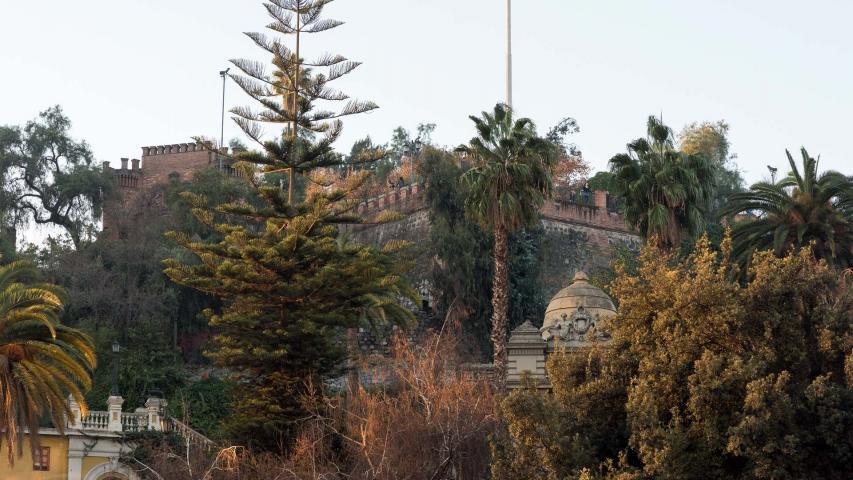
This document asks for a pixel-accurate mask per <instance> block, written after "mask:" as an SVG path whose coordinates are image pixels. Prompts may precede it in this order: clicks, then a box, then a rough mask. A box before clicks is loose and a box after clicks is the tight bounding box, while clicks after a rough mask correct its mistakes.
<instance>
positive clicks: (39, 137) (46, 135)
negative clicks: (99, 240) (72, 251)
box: [0, 106, 112, 249]
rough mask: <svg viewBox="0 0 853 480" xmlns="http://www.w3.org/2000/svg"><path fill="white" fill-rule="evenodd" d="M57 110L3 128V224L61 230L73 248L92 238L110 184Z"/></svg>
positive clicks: (0, 133)
mask: <svg viewBox="0 0 853 480" xmlns="http://www.w3.org/2000/svg"><path fill="white" fill-rule="evenodd" d="M70 129H71V120H69V118H68V117H67V116H66V115H65V114H64V113H63V112H62V109H61V108H60V107H59V106H54V107H50V108H48V109H47V110H45V111H43V112H41V113H39V118H38V119H37V120H33V121H29V122H27V123H26V125H24V126H23V127H20V126H0V180H2V186H0V209H2V211H0V217H2V218H0V221H3V222H4V225H3V226H4V227H14V226H16V225H18V226H19V225H21V224H26V223H28V222H33V223H35V224H37V225H51V226H55V227H59V228H61V229H63V230H65V232H66V233H67V234H68V236H69V237H70V238H71V241H72V242H73V244H74V246H75V248H77V249H79V248H80V247H81V246H82V245H83V243H84V242H85V241H86V240H87V239H88V238H90V237H91V236H92V235H94V233H95V231H96V227H97V222H98V220H99V219H100V216H101V209H102V207H103V201H104V198H105V197H106V195H107V194H108V193H109V191H110V188H111V185H112V181H111V178H110V176H109V175H108V174H107V173H106V172H104V171H103V170H101V169H100V168H98V167H96V166H95V160H94V156H93V155H92V150H91V149H90V148H89V145H88V144H87V143H86V142H85V141H77V140H74V139H73V138H72V137H71V134H70V132H69V130H70Z"/></svg>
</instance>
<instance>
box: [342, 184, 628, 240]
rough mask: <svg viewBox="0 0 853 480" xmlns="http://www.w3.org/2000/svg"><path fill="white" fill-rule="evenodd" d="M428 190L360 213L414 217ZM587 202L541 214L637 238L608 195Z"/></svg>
mask: <svg viewBox="0 0 853 480" xmlns="http://www.w3.org/2000/svg"><path fill="white" fill-rule="evenodd" d="M425 190H426V187H425V186H424V184H422V183H416V184H411V185H406V186H404V187H401V188H397V189H395V190H393V191H391V192H387V193H384V194H382V195H379V196H376V197H372V198H369V199H367V200H364V201H362V202H361V203H359V204H358V207H357V212H358V214H359V215H361V216H363V217H372V216H374V215H376V214H378V213H380V212H383V211H386V210H390V211H394V212H400V213H406V214H408V213H414V212H416V211H418V210H421V209H424V208H426V200H425V196H424V192H425ZM579 198H580V197H579ZM584 200H588V201H579V202H567V201H559V200H554V201H549V202H546V203H545V205H543V206H542V208H541V209H540V210H539V213H540V214H541V215H542V218H544V219H548V220H553V221H556V222H562V223H571V224H576V225H584V226H588V227H592V228H597V229H604V230H610V231H615V232H622V233H625V234H634V231H633V230H631V229H630V228H629V227H628V225H627V224H626V223H625V216H624V215H622V214H621V213H619V212H615V211H613V209H612V208H610V206H611V205H612V204H613V203H614V199H613V198H611V197H610V195H609V194H608V193H607V192H605V191H594V192H588V194H587V195H586V197H584Z"/></svg>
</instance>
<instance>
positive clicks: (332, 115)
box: [230, 0, 381, 203]
mask: <svg viewBox="0 0 853 480" xmlns="http://www.w3.org/2000/svg"><path fill="white" fill-rule="evenodd" d="M328 3H329V2H328V1H326V0H270V1H269V2H267V3H264V8H265V9H266V11H267V13H268V15H269V16H270V17H271V18H272V22H271V23H270V24H268V25H267V28H268V29H269V30H271V31H273V32H275V33H276V34H283V35H292V36H293V37H295V39H296V50H295V51H292V50H291V49H290V48H288V47H287V46H286V45H285V43H284V42H283V39H282V38H280V37H278V36H274V37H269V36H267V35H265V34H262V33H255V32H249V33H246V35H247V36H248V37H249V38H250V39H251V40H252V42H253V43H255V45H257V46H258V47H260V48H261V49H262V50H264V51H266V52H267V53H268V54H270V55H272V57H273V58H272V64H273V67H274V68H273V71H272V72H271V73H267V71H266V67H265V65H264V64H263V63H261V62H257V61H254V60H246V59H234V60H231V63H232V64H233V65H234V66H235V67H237V68H238V69H239V70H240V71H242V72H243V75H239V74H230V77H231V79H232V80H234V82H235V83H236V84H237V85H238V86H240V88H242V89H243V91H244V92H246V94H247V95H249V96H250V97H251V98H252V99H253V100H255V101H256V102H257V103H258V104H259V105H260V107H261V111H255V110H254V109H252V108H250V107H237V108H234V109H232V110H231V113H233V114H234V117H233V118H234V121H235V122H236V123H237V125H238V126H239V127H240V128H241V129H242V130H243V132H244V133H245V134H246V135H247V136H248V137H249V138H250V139H252V140H253V141H255V142H256V143H257V144H258V145H260V146H261V147H262V148H263V153H259V152H239V153H237V154H236V155H235V157H236V158H237V159H239V160H242V161H244V162H245V164H244V165H243V167H245V168H249V166H250V165H260V166H261V167H262V170H263V172H264V173H267V174H269V173H276V172H287V175H288V182H287V191H288V197H287V201H288V202H289V203H293V201H294V194H295V193H296V190H295V185H296V182H295V177H296V176H297V175H301V174H306V173H308V172H310V171H312V170H315V169H317V168H323V167H335V166H338V165H340V164H341V159H340V156H339V155H337V154H336V153H335V152H334V151H332V149H331V145H332V144H333V143H334V142H335V140H337V138H338V136H340V134H341V129H342V128H343V126H342V125H343V124H342V122H341V121H340V119H341V118H342V117H345V116H349V115H355V114H359V113H364V112H369V111H371V110H374V109H376V108H378V106H377V105H376V104H374V103H373V102H369V101H359V100H354V99H351V98H350V97H349V96H348V95H346V94H344V93H343V92H340V91H338V90H335V89H334V88H332V87H331V85H330V84H331V82H334V81H335V80H338V79H340V78H341V77H343V76H345V75H347V74H349V73H351V72H352V71H353V70H355V69H356V68H357V67H358V66H359V65H361V64H360V63H359V62H355V61H352V60H348V59H346V58H345V57H343V56H341V55H332V54H328V53H327V54H324V55H322V56H320V57H318V58H316V59H313V60H310V61H306V60H305V59H304V58H302V56H301V54H300V51H299V47H300V39H301V37H302V36H303V35H305V34H312V33H320V32H325V31H327V30H330V29H333V28H335V27H338V26H340V25H341V24H342V22H339V21H337V20H330V19H325V18H323V17H322V15H323V10H324V8H325V6H326V4H328ZM340 102H346V103H345V104H344V106H343V107H341V108H337V109H333V108H332V107H331V105H333V104H340ZM321 104H324V105H323V107H321ZM270 123H272V124H283V125H287V128H285V129H284V130H283V131H282V134H281V135H280V137H279V138H276V139H272V140H264V139H263V138H262V133H263V132H262V128H261V124H270ZM318 135H319V138H318ZM364 153H366V152H364ZM378 158H381V155H379V156H371V155H368V156H365V155H361V156H360V157H359V158H357V159H350V162H351V163H352V162H353V161H355V162H356V163H357V164H364V163H370V162H373V161H376V160H377V159H378Z"/></svg>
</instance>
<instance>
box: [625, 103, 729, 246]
mask: <svg viewBox="0 0 853 480" xmlns="http://www.w3.org/2000/svg"><path fill="white" fill-rule="evenodd" d="M610 171H611V172H612V173H613V180H612V182H611V187H612V188H613V190H614V192H615V193H616V194H617V195H619V196H621V197H623V198H624V201H625V209H624V212H625V219H626V220H627V222H628V223H629V224H630V225H631V226H633V227H634V228H637V229H638V230H639V231H640V233H641V234H642V235H643V236H645V237H646V238H649V239H651V238H654V239H656V242H657V244H658V245H659V246H661V247H664V248H675V247H678V246H679V245H680V244H681V242H682V240H683V239H684V238H685V237H686V235H685V233H687V234H692V235H698V234H699V233H701V232H702V230H703V229H704V227H705V212H706V210H707V207H708V205H709V202H710V201H711V198H713V195H714V190H715V167H714V165H713V164H712V163H711V161H710V160H709V159H708V158H706V157H705V156H701V155H688V154H685V153H682V152H679V151H677V150H675V147H674V146H673V134H672V130H671V129H670V128H669V127H667V126H666V125H664V124H663V123H661V121H659V120H658V119H657V118H655V117H649V119H648V123H647V137H646V138H639V139H637V140H634V141H633V142H631V143H629V144H628V153H620V154H618V155H616V156H614V157H613V158H611V159H610Z"/></svg>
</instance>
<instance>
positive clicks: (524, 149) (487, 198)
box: [457, 104, 556, 386]
mask: <svg viewBox="0 0 853 480" xmlns="http://www.w3.org/2000/svg"><path fill="white" fill-rule="evenodd" d="M470 118H471V120H473V121H474V125H475V127H476V129H477V135H478V136H476V137H474V138H472V139H471V141H470V142H469V143H468V145H462V146H460V147H458V148H457V151H458V152H461V153H463V154H465V155H466V156H467V157H468V159H469V160H471V161H473V162H474V166H473V167H472V168H471V169H470V170H468V171H467V172H465V174H464V175H463V181H465V182H466V183H467V184H468V186H469V187H470V194H469V196H468V199H467V200H466V205H465V207H466V209H467V210H468V212H469V213H470V214H471V215H472V216H473V217H474V218H476V219H477V220H478V221H479V222H480V224H481V225H482V226H483V227H484V228H486V229H489V230H490V231H492V232H493V233H494V236H495V272H494V279H493V284H492V333H491V340H492V345H493V348H494V365H495V378H496V379H497V382H498V384H499V386H501V385H503V382H504V381H505V377H506V363H507V352H506V338H507V306H508V291H507V290H508V272H507V243H508V236H509V234H510V233H511V232H513V231H516V230H518V229H519V228H521V227H523V226H526V225H529V224H531V223H533V222H535V221H536V220H538V218H539V207H541V206H542V204H543V203H544V201H545V199H546V198H548V197H550V196H551V189H552V181H551V170H552V169H553V166H554V162H555V159H556V149H555V147H554V145H553V144H552V143H551V142H549V141H547V140H545V139H543V138H541V137H539V136H538V135H537V134H536V127H535V125H534V124H533V122H532V121H531V120H530V119H527V118H521V119H518V120H513V117H512V110H511V109H510V107H508V106H506V105H503V104H498V105H496V106H495V109H494V113H488V112H483V114H482V117H475V116H471V117H470Z"/></svg>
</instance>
